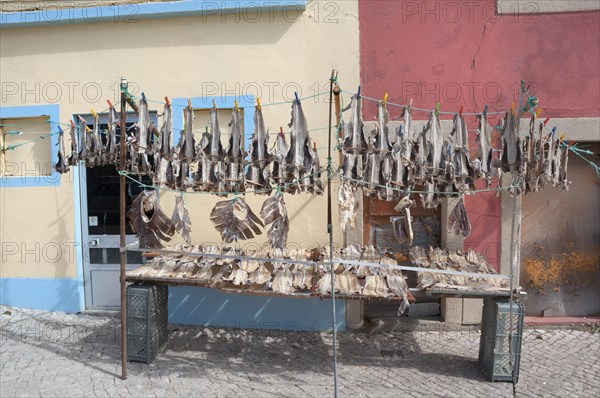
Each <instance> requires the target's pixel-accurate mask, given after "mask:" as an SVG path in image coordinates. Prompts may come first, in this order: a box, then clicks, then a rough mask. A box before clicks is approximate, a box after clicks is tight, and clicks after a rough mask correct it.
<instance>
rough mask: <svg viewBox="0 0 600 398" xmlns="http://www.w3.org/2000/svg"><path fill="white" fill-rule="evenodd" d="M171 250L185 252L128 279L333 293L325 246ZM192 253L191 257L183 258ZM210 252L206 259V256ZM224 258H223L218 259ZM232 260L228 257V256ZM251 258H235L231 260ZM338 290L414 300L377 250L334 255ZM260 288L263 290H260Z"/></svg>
mask: <svg viewBox="0 0 600 398" xmlns="http://www.w3.org/2000/svg"><path fill="white" fill-rule="evenodd" d="M169 250H172V251H175V252H182V254H175V253H174V254H163V255H160V256H157V257H155V258H153V259H152V260H150V261H149V262H148V263H146V264H145V265H143V266H141V267H139V268H137V269H135V270H133V271H129V272H128V276H132V277H145V278H180V279H181V278H183V279H193V280H195V281H197V282H200V283H202V282H203V283H206V284H207V285H211V286H216V287H226V286H227V283H230V284H232V285H233V286H246V287H248V288H258V287H261V288H264V289H266V290H267V291H272V292H275V293H280V294H289V295H291V294H294V293H297V292H300V293H301V292H305V293H306V292H313V293H315V294H318V295H322V296H326V295H330V294H331V290H332V289H331V288H332V286H331V271H330V269H329V266H328V265H324V264H321V265H318V264H312V262H322V261H323V259H324V258H325V257H326V256H327V250H326V249H324V248H313V249H310V250H301V249H285V250H282V249H272V248H271V249H267V248H264V249H257V250H246V251H242V250H239V249H234V248H231V247H225V248H218V247H216V246H190V245H176V246H173V247H170V248H169ZM183 252H185V253H189V254H183ZM203 253H206V254H207V255H203ZM219 255H223V257H222V258H221V257H219ZM228 256H229V257H228ZM234 256H240V257H250V258H252V259H242V260H238V259H234V258H232V257H234ZM336 260H337V261H340V260H353V261H363V262H365V261H369V262H371V263H372V264H371V265H372V267H369V266H364V265H362V266H354V265H343V264H339V263H336ZM333 261H334V267H335V268H334V272H335V283H334V286H333V287H334V289H335V292H336V293H338V294H341V295H350V296H356V295H361V296H367V297H381V298H400V299H402V300H403V304H402V311H404V309H405V308H406V306H408V304H409V302H410V301H412V300H414V298H413V297H412V295H411V294H410V292H409V289H408V286H407V284H406V279H405V277H404V276H403V275H402V273H401V272H400V271H399V270H397V269H392V268H389V267H390V266H395V265H397V263H396V260H394V259H393V258H391V257H388V256H386V255H384V254H382V253H380V252H379V251H378V250H377V249H375V248H374V247H373V246H368V247H365V248H360V249H359V248H356V247H354V246H348V247H346V248H344V249H342V250H338V251H336V252H335V253H334V260H333ZM258 285H260V286H258Z"/></svg>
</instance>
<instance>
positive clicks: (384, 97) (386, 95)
mask: <svg viewBox="0 0 600 398" xmlns="http://www.w3.org/2000/svg"><path fill="white" fill-rule="evenodd" d="M387 99H388V93H385V94H384V96H383V101H381V103H382V104H383V105H385V104H387Z"/></svg>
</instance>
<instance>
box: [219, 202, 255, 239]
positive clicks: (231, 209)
mask: <svg viewBox="0 0 600 398" xmlns="http://www.w3.org/2000/svg"><path fill="white" fill-rule="evenodd" d="M210 220H211V221H212V222H213V223H214V224H215V228H216V229H217V231H219V233H220V234H221V238H222V239H223V240H224V241H225V242H227V243H231V242H233V241H237V240H238V239H241V240H245V239H251V238H253V237H254V235H260V234H262V231H261V230H260V228H259V226H261V227H264V225H263V223H262V221H261V220H260V218H258V217H257V216H256V215H255V214H254V213H253V212H252V210H251V209H250V207H249V206H248V204H246V202H245V201H244V199H242V198H239V197H235V198H233V199H231V200H225V201H222V202H217V204H216V205H215V207H214V208H213V209H212V211H211V213H210Z"/></svg>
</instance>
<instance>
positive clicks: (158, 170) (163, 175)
mask: <svg viewBox="0 0 600 398" xmlns="http://www.w3.org/2000/svg"><path fill="white" fill-rule="evenodd" d="M162 118H163V124H162V126H161V128H160V131H159V135H158V139H157V140H156V141H155V142H154V166H155V171H154V184H155V185H157V186H159V187H160V186H162V185H167V186H169V187H170V188H174V182H175V177H174V176H173V165H172V164H171V161H172V158H173V156H172V148H171V134H172V131H173V119H172V110H171V103H170V102H169V99H168V98H167V97H165V106H164V108H163V113H162Z"/></svg>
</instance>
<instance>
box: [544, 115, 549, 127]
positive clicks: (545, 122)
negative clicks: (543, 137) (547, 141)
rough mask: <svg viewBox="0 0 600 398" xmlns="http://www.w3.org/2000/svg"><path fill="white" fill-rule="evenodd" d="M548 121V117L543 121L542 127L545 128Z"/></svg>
mask: <svg viewBox="0 0 600 398" xmlns="http://www.w3.org/2000/svg"><path fill="white" fill-rule="evenodd" d="M549 121H550V118H549V117H547V118H546V120H544V123H543V124H544V127H546V125H547V124H548V122H549Z"/></svg>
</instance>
